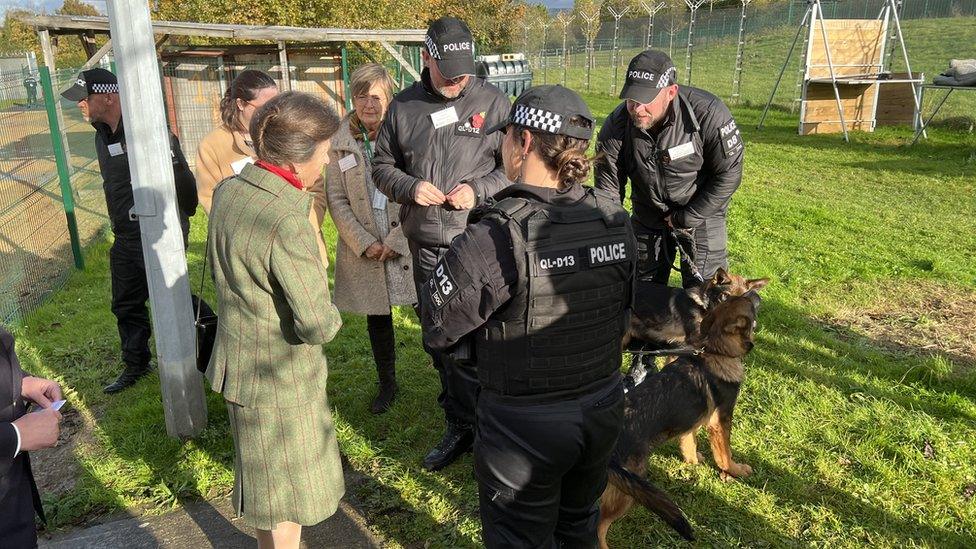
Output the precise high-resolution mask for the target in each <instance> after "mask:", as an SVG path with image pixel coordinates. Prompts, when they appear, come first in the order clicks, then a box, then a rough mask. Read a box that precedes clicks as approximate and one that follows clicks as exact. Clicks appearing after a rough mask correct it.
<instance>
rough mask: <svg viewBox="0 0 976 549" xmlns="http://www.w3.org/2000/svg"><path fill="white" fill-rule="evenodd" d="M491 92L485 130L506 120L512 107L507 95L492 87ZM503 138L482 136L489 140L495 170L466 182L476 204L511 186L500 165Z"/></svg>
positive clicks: (500, 136) (499, 136)
mask: <svg viewBox="0 0 976 549" xmlns="http://www.w3.org/2000/svg"><path fill="white" fill-rule="evenodd" d="M491 92H492V93H493V94H494V101H492V104H491V109H490V110H489V111H488V116H487V117H486V119H485V124H484V126H483V127H484V128H486V129H487V128H490V127H491V126H494V125H495V124H497V123H498V122H500V121H502V120H503V119H505V118H507V117H508V114H509V111H510V110H511V107H512V105H511V103H510V102H509V100H508V96H507V95H505V94H504V93H502V92H501V91H500V90H498V89H497V88H494V86H492V89H491ZM504 136H505V134H503V133H502V132H495V133H494V134H492V135H484V136H482V139H489V140H491V147H492V149H494V151H495V169H494V170H492V171H490V172H489V173H487V174H486V175H484V176H482V177H479V178H477V179H472V180H471V181H468V183H469V184H470V185H471V187H472V188H473V189H474V192H475V193H476V194H477V195H478V196H477V203H478V204H483V203H484V202H485V200H487V199H488V198H490V197H492V196H494V195H495V193H497V192H498V191H500V190H502V189H504V188H505V187H507V186H509V185H511V184H512V182H511V181H509V180H508V177H506V176H505V167H504V166H503V165H502V139H503V138H504Z"/></svg>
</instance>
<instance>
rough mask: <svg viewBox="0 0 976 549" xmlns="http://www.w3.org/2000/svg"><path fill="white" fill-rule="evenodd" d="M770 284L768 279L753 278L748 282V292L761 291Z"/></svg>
mask: <svg viewBox="0 0 976 549" xmlns="http://www.w3.org/2000/svg"><path fill="white" fill-rule="evenodd" d="M767 284H769V279H768V278H753V279H751V280H747V281H746V290H747V291H749V290H761V289H763V288H765V287H766V285H767Z"/></svg>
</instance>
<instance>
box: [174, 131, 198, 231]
mask: <svg viewBox="0 0 976 549" xmlns="http://www.w3.org/2000/svg"><path fill="white" fill-rule="evenodd" d="M169 140H170V149H171V150H172V153H173V154H172V156H173V180H174V182H175V183H176V201H177V202H178V203H179V205H180V211H182V212H183V214H184V215H186V216H187V217H190V216H192V215H193V214H195V213H196V211H197V204H198V203H199V201H200V199H199V198H198V197H197V180H196V178H194V177H193V171H192V170H190V166H189V164H187V162H186V157H185V156H183V149H182V147H180V140H179V138H177V137H176V135H174V134H173V133H172V132H170V134H169Z"/></svg>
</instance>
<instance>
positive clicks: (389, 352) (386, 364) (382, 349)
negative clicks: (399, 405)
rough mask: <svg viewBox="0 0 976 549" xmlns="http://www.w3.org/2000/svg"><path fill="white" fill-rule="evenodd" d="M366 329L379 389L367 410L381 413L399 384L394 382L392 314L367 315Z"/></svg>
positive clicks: (394, 346)
mask: <svg viewBox="0 0 976 549" xmlns="http://www.w3.org/2000/svg"><path fill="white" fill-rule="evenodd" d="M366 331H367V332H368V333H369V345H370V347H371V348H372V349H373V360H374V361H375V362H376V377H377V378H378V380H379V385H380V390H379V393H378V394H377V395H376V398H374V399H373V402H372V404H370V406H369V411H370V412H372V413H374V414H382V413H383V412H385V411H387V410H389V409H390V406H391V405H392V404H393V401H394V399H396V394H397V391H398V390H399V386H397V382H396V340H395V337H394V335H393V316H392V315H367V316H366Z"/></svg>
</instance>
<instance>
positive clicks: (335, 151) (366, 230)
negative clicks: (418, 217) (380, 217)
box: [325, 116, 417, 315]
mask: <svg viewBox="0 0 976 549" xmlns="http://www.w3.org/2000/svg"><path fill="white" fill-rule="evenodd" d="M349 155H352V156H353V157H355V159H356V163H355V166H352V167H349V168H348V169H347V170H345V171H343V170H342V167H340V160H341V159H343V158H346V157H348V156H349ZM329 159H330V160H329V165H328V167H327V169H326V181H327V185H326V190H325V195H326V198H327V203H328V209H329V214H330V215H331V216H332V220H333V221H334V222H335V226H336V229H337V230H338V232H339V240H338V242H337V244H336V268H335V269H336V270H335V295H334V296H333V299H334V300H335V304H336V307H338V308H339V310H340V311H344V312H348V313H358V314H364V315H385V314H389V312H390V306H391V305H410V304H413V303H416V301H417V291H416V289H415V288H414V284H413V273H412V271H411V269H413V266H412V264H411V260H410V248H409V247H408V246H407V239H406V237H405V236H403V229H402V228H401V226H400V205H399V204H397V203H396V202H394V201H392V200H386V218H387V223H388V224H389V225H388V226H387V227H386V228H385V229H386V230H383V231H381V230H380V227H378V226H377V222H376V216H375V215H374V212H373V197H372V196H370V193H369V187H370V185H368V184H367V183H368V181H369V180H368V178H369V177H370V170H369V164H368V162H367V161H366V158H365V155H364V154H363V149H362V146H361V145H360V143H359V142H357V141H356V139H355V138H354V137H353V135H352V133H350V131H349V117H348V116H347V117H346V118H345V119H343V121H342V124H341V125H340V126H339V131H338V132H336V134H335V136H333V137H332V147H331V148H330V152H329ZM384 199H385V197H384ZM384 233H385V234H386V236H385V237H384V236H382V235H383V234H384ZM377 240H379V241H381V242H382V243H384V244H386V245H387V246H389V247H390V248H393V250H394V251H396V252H397V253H399V254H400V257H397V258H396V259H391V260H389V261H385V262H383V263H380V262H378V261H374V260H372V259H368V258H366V257H364V256H363V252H364V251H366V248H368V247H369V245H370V244H372V243H373V242H376V241H377ZM384 290H385V291H384Z"/></svg>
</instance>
